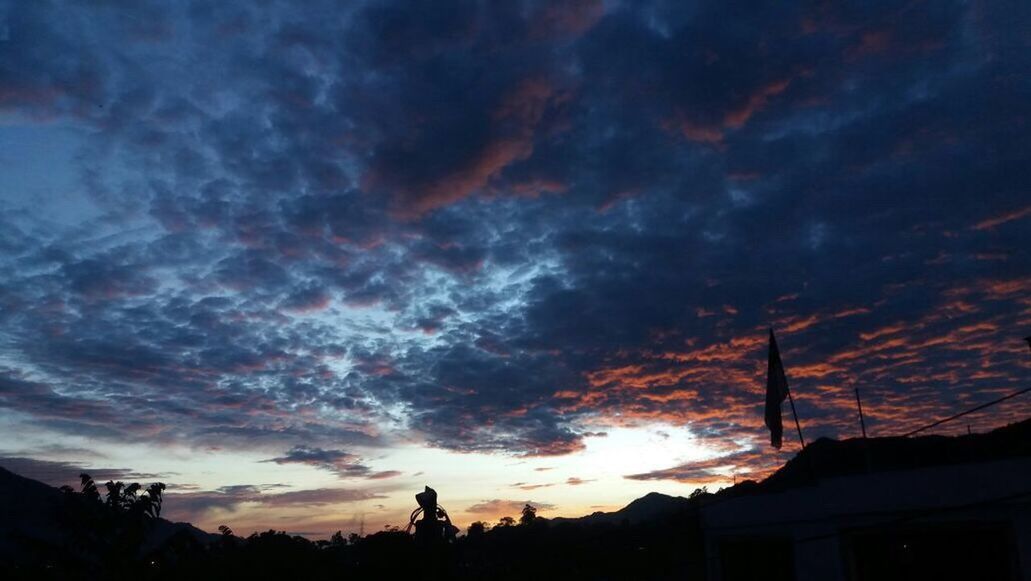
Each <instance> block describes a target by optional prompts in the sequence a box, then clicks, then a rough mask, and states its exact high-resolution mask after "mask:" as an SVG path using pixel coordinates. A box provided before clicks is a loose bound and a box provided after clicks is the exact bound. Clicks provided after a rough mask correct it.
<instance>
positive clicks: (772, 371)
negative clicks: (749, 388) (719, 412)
mask: <svg viewBox="0 0 1031 581" xmlns="http://www.w3.org/2000/svg"><path fill="white" fill-rule="evenodd" d="M787 397H788V378H787V377H786V376H785V375H784V364H783V363H781V361H780V349H777V338H776V337H774V336H773V329H770V353H769V357H768V360H767V364H766V427H767V428H769V429H770V444H772V445H773V447H774V448H778V449H779V448H780V444H781V438H782V437H783V436H784V424H783V423H782V422H781V417H780V404H782V403H784V399H785V398H787Z"/></svg>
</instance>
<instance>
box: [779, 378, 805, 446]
mask: <svg viewBox="0 0 1031 581" xmlns="http://www.w3.org/2000/svg"><path fill="white" fill-rule="evenodd" d="M785 387H787V392H788V401H789V402H791V415H792V416H793V417H794V418H795V429H797V430H798V441H799V442H801V443H802V449H803V450H805V438H803V437H802V424H800V423H798V412H796V411H795V398H793V397H791V388H790V387H788V386H787V385H785ZM781 401H783V400H781Z"/></svg>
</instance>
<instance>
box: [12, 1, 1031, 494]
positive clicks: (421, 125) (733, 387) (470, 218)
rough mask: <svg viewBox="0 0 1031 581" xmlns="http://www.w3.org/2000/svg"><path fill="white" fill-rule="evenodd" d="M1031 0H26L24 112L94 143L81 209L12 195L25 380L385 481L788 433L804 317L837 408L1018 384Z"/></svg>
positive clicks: (26, 125)
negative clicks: (345, 1) (775, 370)
mask: <svg viewBox="0 0 1031 581" xmlns="http://www.w3.org/2000/svg"><path fill="white" fill-rule="evenodd" d="M1028 10H1029V8H1028V7H1027V6H1005V7H1004V6H1002V5H1001V4H1000V5H995V4H992V3H976V2H975V3H962V2H948V1H946V2H933V3H919V2H918V3H916V4H913V3H910V2H876V3H872V4H871V3H869V2H863V3H850V2H845V3H834V4H833V5H826V4H823V3H817V2H798V3H789V4H788V5H781V4H778V5H777V6H776V7H773V6H770V5H765V4H762V3H756V4H755V5H754V6H748V7H744V6H740V5H733V6H731V5H729V4H727V3H722V2H706V3H688V4H685V3H681V2H668V3H667V2H661V1H657V2H649V3H643V4H642V3H625V4H624V3H619V2H610V3H602V2H592V1H589V0H588V1H577V2H569V3H550V2H531V1H527V2H504V3H487V2H483V3H480V2H466V1H455V2H451V1H448V2H417V3H414V4H413V3H409V2H403V3H402V2H376V3H369V4H367V5H366V4H356V5H351V6H350V7H347V8H340V7H339V6H338V5H337V3H331V2H326V3H319V2H313V3H307V4H306V5H305V6H304V7H303V9H302V8H299V7H294V6H290V5H288V4H287V3H278V2H272V3H269V5H268V6H263V7H262V8H261V9H258V8H256V7H254V8H251V7H247V6H235V5H229V4H217V3H216V4H201V3H196V4H188V3H167V4H166V3H135V2H134V3H131V5H124V6H123V5H121V3H104V4H98V5H89V6H84V5H80V4H74V3H71V4H65V3H62V2H21V3H10V4H6V5H4V6H3V7H2V10H0V45H2V46H0V119H2V120H3V121H2V123H3V124H4V125H3V126H2V127H0V132H3V131H9V130H10V131H13V130H14V128H19V130H23V131H30V132H36V133H37V134H38V135H42V136H43V138H46V139H54V140H59V141H62V142H68V143H71V144H73V145H74V148H73V149H74V151H75V154H74V155H73V156H70V157H69V159H68V160H65V162H61V163H57V162H55V164H56V166H55V167H53V168H51V169H52V171H53V172H54V173H55V174H56V175H58V176H59V177H62V179H64V180H66V181H67V182H68V183H70V184H72V186H71V191H69V192H66V193H62V194H60V196H59V200H61V205H62V208H63V210H62V211H65V212H71V214H72V215H74V216H76V218H75V219H71V220H68V219H63V220H62V219H59V216H58V215H56V214H53V213H50V212H46V211H44V210H43V208H42V207H41V206H40V205H39V203H38V202H37V201H36V200H37V198H36V195H35V193H34V192H35V191H36V190H35V189H34V188H35V185H34V182H33V181H32V180H33V179H37V178H32V176H28V177H24V178H19V180H15V181H14V185H8V186H3V191H2V192H0V196H2V203H3V206H2V209H3V212H2V214H0V342H2V345H3V352H4V356H3V357H2V358H0V408H2V409H3V410H6V412H9V413H11V414H18V416H19V417H22V418H28V421H30V422H32V423H34V424H36V425H38V426H40V427H43V428H46V429H49V430H54V431H58V432H63V433H68V434H74V435H80V436H81V435H87V436H89V437H96V438H107V439H114V440H117V439H122V438H134V439H145V440H148V441H154V442H159V443H169V444H171V443H179V444H183V443H185V444H187V445H191V446H219V447H226V448H239V449H258V450H261V451H263V453H265V454H266V457H268V458H271V461H272V462H276V463H281V464H286V463H302V464H308V465H311V466H315V467H318V468H322V469H325V470H329V471H332V472H334V473H336V474H338V475H340V476H343V477H359V478H377V477H379V478H383V477H387V476H389V475H393V474H395V473H394V472H392V471H391V472H384V471H381V472H374V471H372V470H371V469H370V468H369V467H368V466H367V465H365V464H364V463H363V462H362V461H361V459H360V458H359V456H358V455H356V453H355V452H347V451H344V450H352V449H354V448H355V447H365V448H375V447H385V446H390V445H393V444H394V443H396V442H399V441H405V442H411V441H417V442H419V443H422V444H424V445H430V446H437V447H443V448H447V449H451V450H458V451H485V452H501V453H510V454H514V455H521V456H549V455H564V454H570V453H575V452H577V451H579V450H582V449H583V447H584V443H583V438H584V437H585V435H586V434H587V433H588V432H590V431H592V430H597V429H603V428H604V426H611V425H632V424H634V423H635V422H648V421H660V420H661V421H663V422H670V423H674V424H688V425H690V426H691V427H692V429H693V430H694V431H696V432H697V433H698V434H700V435H701V436H702V437H703V438H706V439H711V441H714V442H724V441H726V440H728V439H732V440H735V441H748V442H753V443H758V442H761V441H762V439H763V438H764V435H763V432H762V427H761V405H762V401H763V400H762V394H761V385H762V374H763V372H764V367H763V365H764V361H765V359H764V356H765V353H764V349H765V342H764V341H765V329H766V327H767V326H770V325H772V326H773V327H775V328H776V329H777V330H778V332H779V333H780V336H781V337H782V340H781V348H782V350H783V353H784V357H785V363H786V365H787V369H788V375H789V380H790V381H791V382H792V386H793V390H794V393H795V395H796V397H797V403H798V405H799V413H800V414H801V415H802V416H803V418H804V419H805V421H806V424H807V426H806V427H807V429H808V430H810V431H811V432H812V435H813V436H817V435H839V436H849V435H853V434H854V432H855V428H854V418H853V407H852V399H851V398H852V397H853V396H852V390H851V387H852V385H853V384H855V385H857V386H860V387H861V388H862V390H863V394H864V398H865V399H866V408H867V413H868V422H869V426H870V428H871V430H872V431H873V432H874V433H875V434H889V433H898V432H900V431H904V430H905V429H907V428H910V427H913V426H915V425H919V424H920V423H922V422H925V421H927V420H930V419H933V418H936V417H938V416H941V415H944V414H947V413H949V412H952V411H955V410H958V409H961V408H963V407H966V406H971V405H974V404H977V403H979V402H982V401H986V400H988V399H991V398H993V397H996V396H998V395H1000V394H1003V393H1005V392H1007V391H1010V390H1013V389H1015V388H1016V387H1017V386H1018V384H1019V382H1020V381H1022V380H1023V378H1026V376H1027V370H1028V364H1029V363H1028V356H1027V347H1026V345H1024V344H1023V343H1022V342H1021V341H1020V337H1022V336H1023V335H1025V334H1027V329H1028V328H1031V301H1029V297H1031V293H1029V292H1028V291H1029V289H1031V260H1029V256H1028V248H1031V237H1029V232H1031V228H1028V224H1029V218H1031V202H1029V201H1028V196H1027V184H1028V183H1031V175H1029V172H1031V169H1029V168H1031V159H1029V157H1031V143H1029V139H1031V138H1029V136H1031V131H1028V127H1027V123H1028V118H1029V113H1031V107H1029V105H1028V104H1029V103H1031V81H1029V80H1028V76H1027V75H1026V71H1027V70H1028V68H1029V66H1031V50H1028V49H1029V48H1031V47H1029V46H1028V42H1029V41H1028V38H1029V36H1028V35H1027V34H1024V33H1025V32H1026V30H1023V29H1022V28H1023V23H1026V22H1027V21H1028V20H1029V18H1031V15H1029V14H1027V11H1028ZM12 175H14V174H12ZM18 175H21V174H18ZM1026 413H1027V407H1026V405H1024V404H1022V403H1014V404H1013V405H1010V406H1007V407H1005V408H999V409H998V410H993V411H992V412H991V414H990V415H985V416H982V417H981V418H980V420H978V419H977V418H975V421H981V422H982V423H983V424H984V427H988V426H991V425H994V424H998V423H1003V422H1005V421H1007V420H1009V419H1015V418H1018V417H1023V416H1024V415H1026ZM979 425H980V424H979ZM341 448H342V449H341ZM703 472H704V470H703ZM705 474H708V472H706V473H705ZM705 474H701V476H705ZM583 476H584V477H585V478H586V477H587V476H589V475H586V474H585V475H583ZM631 476H632V477H633V478H659V477H662V478H671V479H685V478H694V477H695V476H699V473H697V471H696V470H695V469H684V470H680V469H671V471H669V472H668V473H666V474H665V475H663V474H658V473H657V474H649V475H631ZM585 481H586V480H585ZM571 484H572V482H571ZM284 494H289V493H284ZM280 497H282V494H280V495H277V498H278V499H279V500H277V501H282V498H280ZM219 498H222V497H217V498H216V499H215V500H218V499H219ZM233 498H234V499H235V498H236V497H233ZM248 498H250V497H248ZM260 498H261V499H262V500H264V499H265V497H264V496H262V497H260ZM198 502H200V500H198ZM234 502H235V500H234Z"/></svg>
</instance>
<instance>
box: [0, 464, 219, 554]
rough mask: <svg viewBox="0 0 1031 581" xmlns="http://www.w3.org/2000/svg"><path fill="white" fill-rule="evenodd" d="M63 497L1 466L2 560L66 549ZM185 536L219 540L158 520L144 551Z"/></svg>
mask: <svg viewBox="0 0 1031 581" xmlns="http://www.w3.org/2000/svg"><path fill="white" fill-rule="evenodd" d="M64 494H65V493H64V492H62V491H61V490H59V489H57V488H54V487H52V486H49V485H47V484H44V483H42V482H39V481H37V480H33V479H31V478H26V477H24V476H20V475H18V474H15V473H14V472H11V471H10V470H7V469H6V468H3V467H2V466H0V561H3V562H12V561H17V560H18V559H20V558H22V557H23V556H25V555H26V554H27V553H29V552H36V551H41V550H46V549H47V548H48V547H64V546H66V545H67V544H68V543H69V541H71V539H69V538H68V536H69V534H70V533H69V532H68V529H67V527H66V526H65V525H64V524H63V523H62V515H61V507H62V502H63V500H64ZM182 534H185V535H188V536H189V537H191V538H192V539H193V540H195V541H197V542H199V543H201V544H207V543H210V542H213V541H215V540H217V539H219V538H220V536H219V535H215V534H211V533H207V532H205V531H203V530H201V529H199V528H197V527H195V526H193V525H191V524H189V523H177V522H171V521H168V520H166V519H163V518H158V519H155V521H154V526H153V527H152V528H151V529H150V531H149V532H148V535H147V538H146V540H145V542H144V544H143V550H144V551H149V550H150V549H153V548H155V547H159V546H161V545H162V544H164V543H165V542H166V541H167V540H169V539H171V538H172V537H174V536H177V535H182Z"/></svg>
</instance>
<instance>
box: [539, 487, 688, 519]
mask: <svg viewBox="0 0 1031 581" xmlns="http://www.w3.org/2000/svg"><path fill="white" fill-rule="evenodd" d="M692 504H693V503H692V502H691V501H690V500H688V499H686V498H684V497H683V496H669V495H666V494H660V493H658V492H649V493H648V494H646V495H644V496H642V497H641V498H638V499H637V500H634V501H633V502H631V503H630V504H628V505H626V506H624V507H623V508H621V509H619V510H617V511H615V512H600V511H599V512H595V513H592V514H589V515H587V516H581V517H577V518H564V517H557V518H553V519H549V520H550V522H552V523H571V524H600V523H606V524H620V523H622V522H624V521H626V522H627V523H628V524H631V525H636V524H641V523H643V522H649V521H660V520H665V519H668V518H672V517H674V516H676V515H678V514H681V513H683V512H684V511H686V510H688V509H689V508H690V507H691V506H692Z"/></svg>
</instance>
